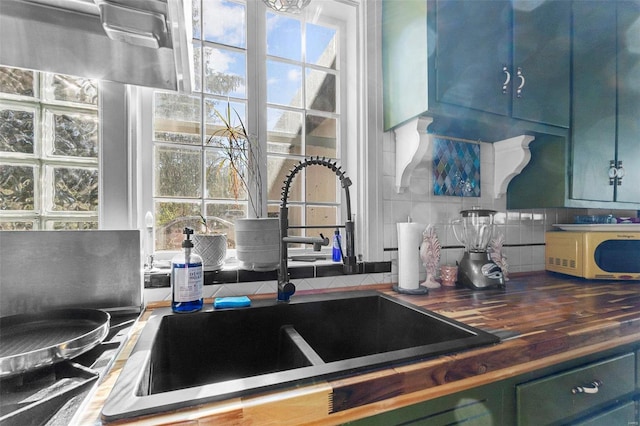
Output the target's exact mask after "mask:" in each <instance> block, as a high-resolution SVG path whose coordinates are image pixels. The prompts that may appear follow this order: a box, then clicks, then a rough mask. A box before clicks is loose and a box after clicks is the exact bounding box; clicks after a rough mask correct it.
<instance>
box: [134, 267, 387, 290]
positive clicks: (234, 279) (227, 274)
mask: <svg viewBox="0 0 640 426" xmlns="http://www.w3.org/2000/svg"><path fill="white" fill-rule="evenodd" d="M342 271H343V265H342V264H341V263H333V262H319V261H318V262H300V261H290V262H289V276H290V278H291V279H301V278H321V277H336V276H344V275H345V274H344V273H343V272H342ZM385 272H386V273H388V272H391V262H388V261H387V262H359V263H358V272H357V275H362V274H377V273H385ZM144 275H145V276H144V287H145V288H162V287H170V286H171V284H170V275H171V270H170V269H156V270H154V271H153V272H151V273H149V272H147V271H145V274H144ZM277 279H278V273H277V271H276V270H273V271H264V272H260V271H247V270H244V269H239V268H237V267H235V266H234V265H231V266H227V267H223V268H222V269H221V270H219V271H205V273H204V285H215V284H229V283H242V282H250V281H269V280H277Z"/></svg>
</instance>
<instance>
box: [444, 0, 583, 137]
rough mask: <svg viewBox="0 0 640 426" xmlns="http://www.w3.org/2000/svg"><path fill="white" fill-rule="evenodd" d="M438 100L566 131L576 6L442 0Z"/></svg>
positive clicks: (524, 2) (496, 0)
mask: <svg viewBox="0 0 640 426" xmlns="http://www.w3.org/2000/svg"><path fill="white" fill-rule="evenodd" d="M436 22H437V27H436V28H437V29H436V32H437V56H436V70H437V82H436V87H437V100H438V101H439V102H444V103H448V104H453V105H457V106H462V107H467V108H471V109H476V110H480V111H485V112H489V113H494V114H499V115H505V116H511V117H513V118H517V119H522V120H527V121H532V122H536V123H542V124H548V125H554V126H560V127H568V125H569V99H570V95H569V87H570V45H571V42H570V40H571V39H570V35H571V33H570V24H571V3H570V2H567V1H550V0H547V1H539V0H536V1H528V0H527V1H525V0H517V1H514V2H510V1H501V0H486V1H483V0H479V1H459V0H438V1H437V3H436Z"/></svg>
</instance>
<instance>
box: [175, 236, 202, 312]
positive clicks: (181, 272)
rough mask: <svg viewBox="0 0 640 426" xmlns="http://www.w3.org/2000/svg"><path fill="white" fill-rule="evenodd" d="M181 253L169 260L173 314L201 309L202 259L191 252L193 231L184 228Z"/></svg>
mask: <svg viewBox="0 0 640 426" xmlns="http://www.w3.org/2000/svg"><path fill="white" fill-rule="evenodd" d="M182 233H183V234H185V239H184V241H183V242H182V249H183V252H182V253H180V254H177V255H175V256H174V257H173V259H171V309H172V310H173V312H179V313H182V312H195V311H199V310H201V309H202V306H203V300H202V286H203V282H204V276H203V272H202V258H201V257H200V256H199V255H198V254H197V253H195V252H194V251H193V242H192V241H191V235H193V229H191V228H184V230H183V231H182Z"/></svg>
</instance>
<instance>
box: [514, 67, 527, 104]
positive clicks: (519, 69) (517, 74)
mask: <svg viewBox="0 0 640 426" xmlns="http://www.w3.org/2000/svg"><path fill="white" fill-rule="evenodd" d="M516 76H517V77H518V78H519V79H520V85H519V86H518V88H517V89H516V97H518V98H521V97H522V89H523V88H524V84H525V79H524V74H523V73H522V68H520V67H518V71H517V72H516Z"/></svg>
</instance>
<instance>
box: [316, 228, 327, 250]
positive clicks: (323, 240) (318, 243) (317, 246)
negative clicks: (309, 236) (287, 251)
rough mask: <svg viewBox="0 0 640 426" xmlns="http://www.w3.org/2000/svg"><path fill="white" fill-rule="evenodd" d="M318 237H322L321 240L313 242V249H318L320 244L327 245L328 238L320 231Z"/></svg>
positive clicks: (320, 246)
mask: <svg viewBox="0 0 640 426" xmlns="http://www.w3.org/2000/svg"><path fill="white" fill-rule="evenodd" d="M320 238H321V239H322V242H317V243H313V251H320V249H321V248H322V246H328V245H329V239H328V238H327V237H325V236H324V235H322V232H321V233H320Z"/></svg>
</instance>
